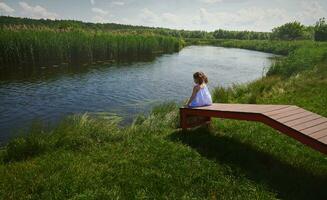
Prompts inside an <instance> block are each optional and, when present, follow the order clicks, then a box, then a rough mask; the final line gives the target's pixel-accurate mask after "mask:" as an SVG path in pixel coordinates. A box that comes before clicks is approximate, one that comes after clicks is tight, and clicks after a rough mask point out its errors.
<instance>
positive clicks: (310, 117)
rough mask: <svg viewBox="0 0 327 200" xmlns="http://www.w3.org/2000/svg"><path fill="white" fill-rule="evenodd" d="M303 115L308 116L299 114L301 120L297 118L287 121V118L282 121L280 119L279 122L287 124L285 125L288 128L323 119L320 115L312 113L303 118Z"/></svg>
mask: <svg viewBox="0 0 327 200" xmlns="http://www.w3.org/2000/svg"><path fill="white" fill-rule="evenodd" d="M301 115H306V113H300V114H297V116H299V118H297V119H292V120H289V121H285V119H286V118H282V119H280V120H278V121H279V122H282V123H285V125H287V126H296V125H298V124H301V123H304V122H308V121H311V120H315V119H318V118H322V117H321V116H320V115H316V114H314V113H311V114H310V115H308V116H301ZM294 116H296V115H294ZM286 120H288V119H286Z"/></svg>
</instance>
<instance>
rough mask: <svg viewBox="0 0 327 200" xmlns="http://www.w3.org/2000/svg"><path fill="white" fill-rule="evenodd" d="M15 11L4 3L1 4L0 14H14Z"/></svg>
mask: <svg viewBox="0 0 327 200" xmlns="http://www.w3.org/2000/svg"><path fill="white" fill-rule="evenodd" d="M14 11H15V10H14V9H13V8H11V7H10V6H8V5H7V4H5V3H4V2H0V13H2V12H3V13H13V12H14Z"/></svg>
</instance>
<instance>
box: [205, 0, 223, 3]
mask: <svg viewBox="0 0 327 200" xmlns="http://www.w3.org/2000/svg"><path fill="white" fill-rule="evenodd" d="M200 1H201V2H202V3H208V4H212V3H220V2H222V1H223V0H200Z"/></svg>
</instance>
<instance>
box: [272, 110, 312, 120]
mask: <svg viewBox="0 0 327 200" xmlns="http://www.w3.org/2000/svg"><path fill="white" fill-rule="evenodd" d="M303 112H307V111H306V110H304V109H302V108H297V109H296V110H291V111H287V112H285V113H279V114H276V115H273V116H271V115H269V117H270V118H272V119H275V120H278V119H281V118H284V117H289V116H291V115H295V114H299V113H303Z"/></svg>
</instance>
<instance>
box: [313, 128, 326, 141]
mask: <svg viewBox="0 0 327 200" xmlns="http://www.w3.org/2000/svg"><path fill="white" fill-rule="evenodd" d="M325 136H327V129H323V130H320V131H317V132H315V133H313V134H311V135H310V137H312V138H315V139H319V138H322V137H325Z"/></svg>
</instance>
